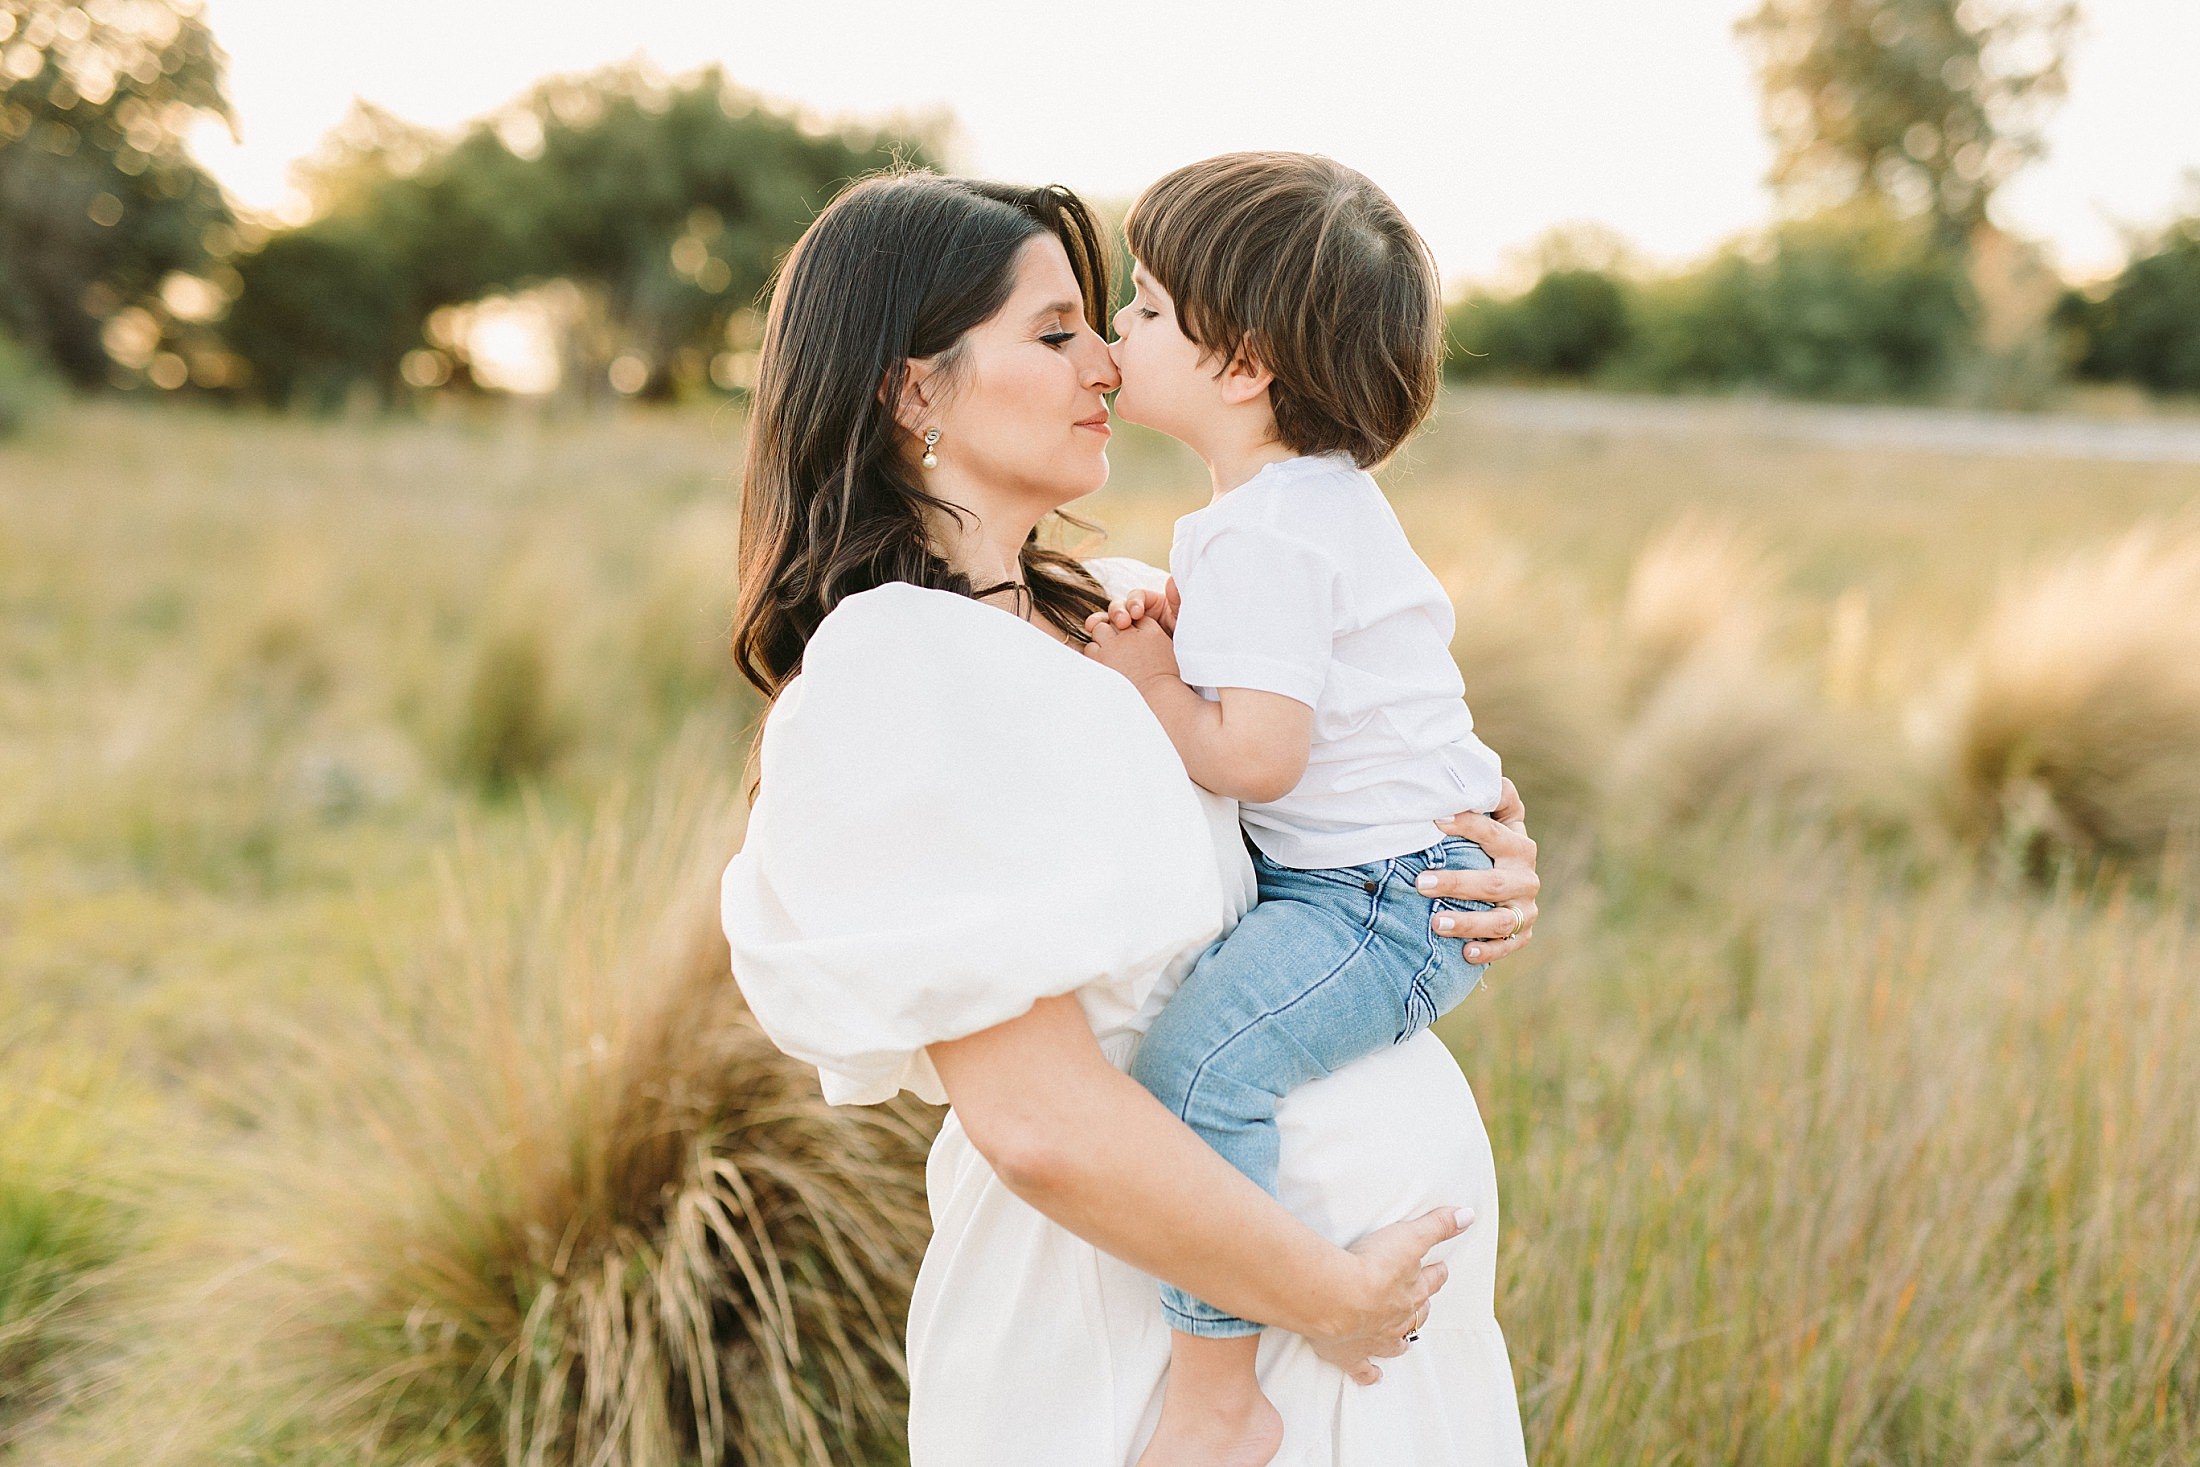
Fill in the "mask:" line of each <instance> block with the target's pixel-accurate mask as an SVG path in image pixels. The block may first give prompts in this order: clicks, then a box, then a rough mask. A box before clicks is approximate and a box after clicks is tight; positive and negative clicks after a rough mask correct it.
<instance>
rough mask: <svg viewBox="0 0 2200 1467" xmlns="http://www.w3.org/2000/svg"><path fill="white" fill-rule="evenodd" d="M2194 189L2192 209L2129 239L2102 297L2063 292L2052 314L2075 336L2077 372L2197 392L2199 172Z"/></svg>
mask: <svg viewBox="0 0 2200 1467" xmlns="http://www.w3.org/2000/svg"><path fill="white" fill-rule="evenodd" d="M2192 193H2193V196H2194V207H2193V210H2192V212H2190V213H2188V214H2187V215H2186V216H2185V217H2184V218H2181V219H2177V220H2173V221H2171V223H2170V224H2169V225H2167V226H2166V227H2165V228H2163V229H2162V230H2161V231H2160V232H2159V233H2158V234H2156V235H2155V236H2153V237H2152V238H2148V237H2145V236H2141V237H2138V238H2135V239H2134V240H2133V241H2132V246H2131V258H2130V260H2129V261H2128V262H2127V263H2126V264H2125V266H2124V268H2123V270H2122V272H2121V273H2120V274H2118V275H2117V276H2116V278H2115V280H2113V281H2112V282H2110V284H2109V286H2108V289H2107V291H2106V292H2105V293H2104V294H2103V295H2102V296H2101V297H2100V299H2098V300H2093V299H2089V298H2088V297H2087V296H2085V295H2083V294H2081V293H2079V292H2076V291H2073V292H2071V293H2070V294H2069V295H2068V296H2067V297H2065V298H2064V300H2063V303H2062V305H2061V308H2060V309H2059V310H2058V312H2057V316H2058V319H2059V320H2060V322H2061V324H2062V325H2063V326H2064V327H2065V328H2066V329H2069V330H2071V331H2073V332H2074V333H2075V334H2076V335H2077V337H2078V340H2079V346H2080V349H2081V350H2080V355H2079V357H2078V361H2077V371H2078V374H2079V375H2080V376H2082V377H2091V378H2096V379H2106V380H2116V379H2120V380H2124V381H2130V382H2137V383H2139V384H2141V385H2142V386H2145V387H2149V388H2152V389H2153V390H2154V391H2156V392H2200V175H2196V176H2195V179H2194V184H2193V188H2192Z"/></svg>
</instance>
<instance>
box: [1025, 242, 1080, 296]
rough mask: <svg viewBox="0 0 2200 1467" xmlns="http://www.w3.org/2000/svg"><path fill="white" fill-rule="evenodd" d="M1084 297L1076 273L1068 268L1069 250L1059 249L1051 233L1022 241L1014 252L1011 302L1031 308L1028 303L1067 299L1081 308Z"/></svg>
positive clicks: (1060, 244) (1060, 246) (1060, 243)
mask: <svg viewBox="0 0 2200 1467" xmlns="http://www.w3.org/2000/svg"><path fill="white" fill-rule="evenodd" d="M1084 298H1085V293H1084V289H1083V287H1081V286H1079V285H1078V283H1077V272H1076V271H1075V270H1072V269H1071V268H1070V264H1069V251H1067V250H1065V249H1063V248H1062V242H1061V241H1060V240H1058V239H1056V238H1055V237H1054V236H1053V235H1051V234H1038V235H1033V236H1032V237H1031V238H1030V239H1028V240H1025V241H1024V244H1023V248H1022V249H1020V250H1018V251H1017V252H1016V287H1015V290H1014V292H1013V294H1012V296H1011V299H1010V304H1011V305H1013V306H1016V307H1017V308H1019V309H1032V308H1034V307H1032V306H1030V305H1029V304H1028V303H1030V302H1039V301H1068V302H1070V303H1071V304H1072V305H1073V306H1074V307H1075V309H1077V310H1079V311H1082V310H1083V309H1084V306H1083V304H1082V302H1083V300H1084Z"/></svg>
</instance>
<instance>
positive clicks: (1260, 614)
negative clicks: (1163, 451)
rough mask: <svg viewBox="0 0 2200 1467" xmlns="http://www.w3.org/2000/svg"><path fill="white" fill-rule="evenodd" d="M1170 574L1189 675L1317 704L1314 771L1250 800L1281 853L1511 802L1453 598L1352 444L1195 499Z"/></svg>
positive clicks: (1412, 832)
mask: <svg viewBox="0 0 2200 1467" xmlns="http://www.w3.org/2000/svg"><path fill="white" fill-rule="evenodd" d="M1169 574H1170V575H1172V576H1174V577H1175V578H1176V586H1177V592H1178V594H1179V595H1180V596H1181V597H1182V598H1183V604H1182V606H1181V607H1180V608H1179V609H1178V612H1177V620H1176V660H1177V666H1178V668H1179V670H1180V671H1181V672H1182V673H1183V676H1184V681H1185V682H1187V683H1189V684H1191V685H1192V686H1193V687H1195V688H1197V689H1198V690H1199V692H1200V694H1201V695H1202V696H1204V697H1206V698H1209V699H1213V698H1215V697H1216V696H1217V692H1216V690H1217V689H1220V688H1252V689H1256V690H1258V691H1260V692H1265V693H1280V694H1282V695H1283V696H1284V697H1286V698H1292V699H1296V700H1297V701H1298V702H1301V703H1304V704H1306V705H1307V706H1308V707H1310V708H1312V709H1313V710H1314V737H1313V747H1312V749H1311V751H1310V753H1309V756H1308V759H1307V764H1306V774H1305V775H1304V777H1302V778H1301V779H1300V780H1299V782H1298V784H1297V786H1296V787H1295V788H1293V789H1292V791H1291V793H1289V794H1287V795H1285V796H1284V797H1283V798H1282V799H1280V800H1274V801H1271V802H1269V803H1268V804H1264V805H1251V804H1248V805H1243V806H1241V807H1240V811H1239V813H1240V816H1241V817H1242V819H1243V820H1244V823H1245V830H1246V834H1247V835H1249V836H1250V837H1251V838H1252V840H1253V843H1254V844H1255V845H1257V846H1258V847H1260V849H1261V852H1262V853H1263V854H1264V855H1266V856H1267V857H1268V858H1269V859H1270V860H1272V861H1274V862H1276V863H1277V864H1278V865H1283V866H1294V867H1298V868H1301V869H1313V868H1317V867H1335V866H1357V865H1361V864H1364V863H1366V862H1369V861H1380V860H1383V859H1385V858H1387V857H1390V856H1398V855H1403V854H1405V853H1406V852H1408V851H1418V850H1424V849H1426V848H1427V847H1429V846H1431V845H1434V844H1435V843H1436V842H1437V841H1439V840H1441V839H1443V838H1444V832H1442V831H1440V830H1438V829H1437V828H1436V826H1435V824H1434V822H1435V821H1437V820H1439V819H1441V818H1443V817H1444V816H1447V815H1450V814H1452V813H1454V812H1455V811H1459V810H1489V809H1494V808H1495V807H1496V805H1497V800H1498V794H1499V791H1498V775H1499V768H1498V759H1497V755H1496V754H1495V753H1494V752H1492V751H1491V749H1490V748H1489V746H1488V745H1486V744H1484V743H1483V742H1482V741H1481V740H1480V739H1478V738H1476V737H1475V736H1474V718H1473V716H1472V715H1471V714H1470V713H1468V711H1467V705H1466V702H1465V693H1466V688H1465V685H1464V684H1463V683H1462V682H1461V681H1460V678H1459V668H1458V665H1457V664H1456V663H1454V662H1453V661H1452V658H1451V637H1452V632H1453V631H1454V630H1455V629H1456V626H1457V622H1456V619H1455V617H1454V615H1453V612H1452V607H1451V600H1450V598H1449V597H1447V596H1446V595H1445V594H1444V588H1443V587H1442V586H1441V585H1440V584H1438V582H1437V580H1436V577H1435V575H1434V574H1432V573H1431V572H1430V570H1429V568H1428V567H1427V566H1426V565H1423V564H1422V563H1421V558H1420V557H1419V556H1417V555H1415V554H1414V553H1413V547H1412V546H1411V545H1410V544H1408V543H1407V541H1406V534H1405V530H1404V529H1403V528H1402V527H1401V526H1400V525H1399V523H1398V516H1397V515H1396V514H1394V513H1393V512H1392V511H1391V508H1390V502H1389V501H1388V500H1386V499H1385V498H1383V491H1382V488H1381V486H1380V485H1378V484H1377V483H1376V482H1375V479H1374V477H1373V476H1372V475H1370V474H1368V473H1367V472H1366V471H1365V470H1363V469H1361V468H1360V467H1359V466H1358V465H1357V464H1355V463H1353V461H1352V460H1351V458H1350V457H1349V456H1347V455H1345V454H1323V455H1319V456H1312V457H1302V458H1293V459H1286V460H1284V461H1283V462H1282V463H1275V464H1270V465H1268V466H1267V467H1265V468H1263V469H1262V470H1261V471H1260V472H1259V473H1257V474H1255V475H1254V476H1253V477H1252V478H1250V479H1248V480H1247V481H1246V482H1245V483H1243V484H1240V485H1239V486H1238V487H1237V488H1235V489H1232V490H1230V491H1229V492H1228V493H1226V494H1224V495H1223V496H1222V497H1221V498H1219V499H1217V500H1215V502H1214V503H1212V504H1210V505H1208V506H1207V507H1206V508H1205V509H1201V510H1196V511H1194V512H1193V513H1191V514H1188V515H1186V516H1184V518H1182V519H1180V520H1178V521H1177V522H1176V538H1175V541H1174V543H1173V544H1172V545H1171V546H1170V549H1169Z"/></svg>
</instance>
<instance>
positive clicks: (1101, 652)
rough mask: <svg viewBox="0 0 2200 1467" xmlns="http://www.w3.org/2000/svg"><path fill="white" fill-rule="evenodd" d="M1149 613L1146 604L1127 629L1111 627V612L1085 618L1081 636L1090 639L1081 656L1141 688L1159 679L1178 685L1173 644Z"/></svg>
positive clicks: (1113, 624)
mask: <svg viewBox="0 0 2200 1467" xmlns="http://www.w3.org/2000/svg"><path fill="white" fill-rule="evenodd" d="M1148 594H1149V595H1150V594H1151V593H1148ZM1126 599H1127V598H1126ZM1152 612H1153V608H1152V606H1151V605H1150V604H1149V605H1148V606H1147V608H1146V611H1145V612H1144V613H1143V614H1141V616H1140V617H1139V618H1138V619H1137V620H1135V621H1133V622H1132V623H1131V624H1130V626H1129V627H1128V628H1127V629H1122V628H1118V627H1117V626H1116V625H1115V623H1114V621H1113V620H1112V617H1113V614H1114V613H1113V612H1112V611H1096V612H1094V613H1093V614H1092V615H1091V616H1089V617H1087V618H1085V633H1086V635H1087V636H1089V637H1091V638H1092V641H1091V642H1090V643H1089V644H1087V645H1086V647H1085V655H1086V656H1087V657H1090V658H1091V659H1092V660H1093V661H1095V662H1099V663H1104V664H1106V665H1107V666H1109V667H1112V668H1114V669H1115V670H1116V671H1117V672H1119V673H1121V674H1123V676H1125V677H1127V678H1129V679H1130V680H1131V682H1132V683H1133V684H1138V685H1143V684H1144V683H1145V682H1146V681H1147V679H1149V678H1155V677H1163V676H1166V677H1172V678H1176V679H1177V680H1178V681H1180V682H1181V681H1182V680H1183V679H1182V677H1181V675H1180V674H1179V673H1178V672H1177V670H1176V643H1174V642H1172V641H1170V640H1169V634H1168V633H1167V632H1165V631H1163V630H1162V629H1161V622H1160V619H1159V618H1158V617H1157V616H1155V615H1153V614H1152Z"/></svg>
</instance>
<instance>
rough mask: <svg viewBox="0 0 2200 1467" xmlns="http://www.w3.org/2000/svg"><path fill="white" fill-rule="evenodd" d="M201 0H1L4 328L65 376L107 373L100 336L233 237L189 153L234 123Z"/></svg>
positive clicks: (82, 381) (224, 211)
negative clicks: (193, 133) (204, 127)
mask: <svg viewBox="0 0 2200 1467" xmlns="http://www.w3.org/2000/svg"><path fill="white" fill-rule="evenodd" d="M224 66H225V58H224V57H223V55H222V52H221V49H220V48H219V47H218V46H216V45H215V43H214V38H213V35H212V33H211V32H209V31H208V29H207V27H206V24H205V22H204V21H203V20H201V19H200V18H199V15H198V11H197V5H196V0H88V3H84V4H68V3H63V0H0V261H4V262H5V268H4V270H0V328H4V329H6V330H7V331H9V332H11V333H12V334H14V335H15V336H17V337H19V338H20V339H21V340H23V341H24V342H26V343H28V344H29V345H31V346H32V347H33V348H34V349H35V350H37V351H38V352H39V353H40V354H42V355H43V356H45V357H46V358H48V359H49V360H50V361H51V362H52V363H53V365H54V366H55V367H56V368H57V369H58V370H59V371H60V372H61V373H62V374H63V375H64V376H66V377H67V378H68V379H69V380H71V381H72V382H75V383H76V384H78V385H79V386H91V385H95V384H98V383H100V382H103V381H105V380H106V378H107V375H108V372H109V369H110V363H109V361H108V356H107V352H106V350H105V347H104V345H103V343H102V340H101V329H102V327H103V325H104V323H105V322H106V320H107V319H108V318H109V317H111V316H113V315H114V314H115V313H116V312H117V311H120V310H122V309H124V308H126V307H129V306H133V305H146V304H150V305H153V306H155V307H157V305H158V296H157V293H158V291H159V289H160V285H161V282H162V281H163V279H165V278H166V277H167V275H168V274H169V273H170V272H171V271H177V270H183V271H189V270H193V269H196V268H198V267H199V266H200V265H201V264H202V263H203V262H204V261H205V260H206V259H207V257H208V255H209V254H210V253H214V252H217V249H218V248H219V247H222V246H225V245H226V235H225V231H226V230H227V229H228V228H229V227H230V225H231V218H230V212H229V207H228V204H227V202H226V200H225V199H224V198H223V197H222V193H221V189H220V188H219V186H217V185H216V184H215V183H214V181H213V180H212V179H210V178H208V177H207V176H206V174H205V173H204V172H203V171H202V170H201V169H200V168H199V167H198V165H197V164H196V163H194V162H192V160H191V159H190V157H189V156H188V154H186V153H185V151H184V146H183V139H184V133H185V130H186V129H187V128H189V126H190V125H191V123H192V121H193V120H194V119H195V118H197V117H200V116H212V117H217V118H220V119H221V120H222V121H223V122H225V123H228V124H230V126H231V127H232V128H234V126H235V120H234V118H233V117H232V116H231V114H230V110H229V103H228V101H227V99H226V98H225V96H224V95H223V90H222V87H223V69H224Z"/></svg>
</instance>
